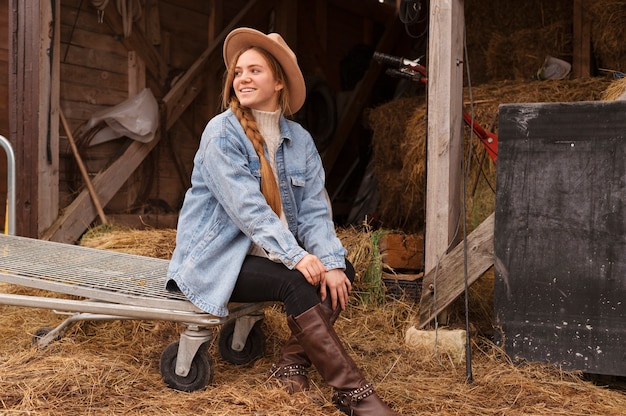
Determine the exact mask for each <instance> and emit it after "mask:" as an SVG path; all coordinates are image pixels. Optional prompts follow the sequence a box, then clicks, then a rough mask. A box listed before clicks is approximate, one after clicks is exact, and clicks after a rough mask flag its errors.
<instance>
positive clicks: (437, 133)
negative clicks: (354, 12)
mask: <svg viewBox="0 0 626 416" xmlns="http://www.w3.org/2000/svg"><path fill="white" fill-rule="evenodd" d="M464 25H465V24H464V20H463V1H462V0H445V1H434V0H431V6H430V28H429V36H428V39H429V46H428V50H429V59H428V62H429V69H428V73H429V76H428V146H427V163H426V166H428V171H427V174H426V176H427V182H426V233H425V234H426V240H425V241H426V245H425V268H424V271H425V272H426V273H427V274H428V273H429V272H430V271H431V270H433V269H434V268H436V267H437V265H438V264H439V262H440V259H441V258H442V256H443V255H444V254H445V253H446V251H448V248H449V247H450V246H451V245H453V244H454V241H453V239H454V238H455V235H460V233H457V226H458V220H459V217H460V204H459V196H460V195H461V184H460V178H461V171H460V169H461V160H462V156H463V155H462V143H463V131H462V104H463V65H462V64H459V62H462V61H463V34H464Z"/></svg>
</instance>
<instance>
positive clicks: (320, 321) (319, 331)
mask: <svg viewBox="0 0 626 416" xmlns="http://www.w3.org/2000/svg"><path fill="white" fill-rule="evenodd" d="M224 61H225V63H226V67H227V74H226V79H225V83H224V89H223V105H224V108H225V109H226V110H225V111H224V112H223V113H221V114H219V115H217V116H216V117H214V118H213V119H212V120H211V121H209V123H208V124H207V126H206V128H205V130H204V132H203V134H202V139H201V142H200V147H199V150H198V152H197V154H196V157H195V159H194V169H193V173H192V178H191V188H190V189H189V190H188V191H187V194H186V195H185V201H184V203H183V207H182V209H181V212H180V216H179V221H178V232H177V241H176V249H175V251H174V253H173V256H172V260H171V262H170V268H169V270H168V287H170V288H172V289H179V290H181V291H182V292H183V293H184V294H185V295H186V296H187V297H188V298H189V300H190V301H191V302H193V303H194V304H196V305H197V306H198V307H199V308H201V309H203V310H204V311H206V312H208V313H212V314H215V315H217V316H226V315H227V314H228V309H227V304H228V302H231V301H232V302H264V301H280V302H283V303H284V305H285V312H286V314H287V317H288V318H287V319H288V324H289V328H290V329H291V331H292V335H291V337H290V338H289V339H288V340H287V342H286V343H285V345H284V347H283V349H282V351H281V357H280V359H279V361H278V362H277V363H276V364H275V365H274V366H273V368H272V375H273V377H275V378H276V379H277V380H279V382H280V383H281V384H282V385H283V386H285V387H286V388H287V389H288V390H289V391H290V392H297V391H302V390H306V389H308V378H307V368H308V367H309V366H310V365H311V363H312V364H313V365H315V367H316V368H317V369H318V371H319V373H320V374H321V375H322V377H323V378H324V379H325V380H326V382H327V383H328V384H329V385H331V386H332V387H334V389H335V393H334V395H333V400H334V402H335V404H336V405H337V406H338V407H339V408H340V409H341V410H342V411H344V412H346V413H348V414H353V415H377V416H378V415H395V414H397V413H395V412H393V411H392V410H391V409H389V407H387V405H386V404H385V403H383V401H382V400H380V398H379V397H378V396H377V395H376V393H375V392H374V390H373V388H372V385H371V383H368V382H367V381H366V380H365V378H364V377H363V375H362V374H361V372H360V371H359V369H358V368H357V367H356V365H355V363H354V361H353V360H352V359H351V358H350V357H349V356H348V355H347V353H346V351H345V350H344V348H343V347H342V344H341V342H340V340H339V338H338V337H337V335H336V333H335V331H334V329H333V327H332V324H333V323H334V322H335V320H336V319H337V315H338V314H339V312H340V311H341V310H343V309H345V307H346V304H347V302H348V295H349V294H350V290H351V287H352V281H353V280H354V269H353V268H352V266H351V265H350V264H349V262H347V261H346V259H345V255H346V250H345V249H344V247H343V246H342V244H341V242H340V241H339V239H338V238H337V236H336V234H335V228H334V224H333V222H332V215H331V210H330V206H329V201H328V198H327V194H326V191H325V188H324V171H323V167H322V163H321V159H320V156H319V154H318V152H317V150H316V148H315V144H314V142H313V139H312V138H311V136H310V134H309V133H308V132H307V131H306V130H304V129H303V128H302V127H301V126H300V125H299V124H297V123H295V122H293V121H290V120H287V119H286V118H285V116H290V115H292V114H293V113H295V112H296V111H298V110H299V109H300V108H301V107H302V105H303V103H304V100H305V95H306V88H305V85H304V78H303V76H302V72H301V71H300V68H299V67H298V63H297V60H296V57H295V54H294V53H293V51H292V50H291V49H290V48H289V47H288V46H287V44H286V43H285V42H284V40H283V39H282V37H281V36H280V35H278V34H276V33H271V34H269V35H265V34H263V33H262V32H259V31H257V30H254V29H249V28H239V29H235V30H233V31H232V32H231V33H230V34H229V35H228V36H227V37H226V40H225V41H224Z"/></svg>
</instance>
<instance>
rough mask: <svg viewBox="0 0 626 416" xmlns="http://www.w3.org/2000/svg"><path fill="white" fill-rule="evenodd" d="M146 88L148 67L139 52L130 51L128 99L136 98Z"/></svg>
mask: <svg viewBox="0 0 626 416" xmlns="http://www.w3.org/2000/svg"><path fill="white" fill-rule="evenodd" d="M144 88H146V65H145V63H144V62H143V60H142V59H141V58H140V57H139V55H138V54H137V52H135V51H130V52H128V97H134V96H135V95H137V94H139V93H140V92H141V91H143V90H144ZM120 102H121V101H120Z"/></svg>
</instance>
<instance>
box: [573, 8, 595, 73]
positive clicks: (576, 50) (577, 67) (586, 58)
mask: <svg viewBox="0 0 626 416" xmlns="http://www.w3.org/2000/svg"><path fill="white" fill-rule="evenodd" d="M573 26H574V36H573V38H574V39H573V42H572V43H573V58H574V59H573V65H572V73H573V75H574V76H575V77H577V78H589V77H590V76H591V20H590V19H589V13H587V11H586V7H585V1H584V0H574V21H573Z"/></svg>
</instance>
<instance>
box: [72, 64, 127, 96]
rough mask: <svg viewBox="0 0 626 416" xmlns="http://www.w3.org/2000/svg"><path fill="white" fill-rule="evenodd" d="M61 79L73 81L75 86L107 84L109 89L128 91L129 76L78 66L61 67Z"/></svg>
mask: <svg viewBox="0 0 626 416" xmlns="http://www.w3.org/2000/svg"><path fill="white" fill-rule="evenodd" d="M61 77H62V78H63V79H64V80H65V79H67V80H71V81H72V82H73V83H75V84H80V85H85V86H88V87H91V86H94V85H99V84H103V83H104V84H106V86H107V88H110V89H115V90H118V91H127V90H128V84H127V83H128V75H127V74H117V73H115V72H109V71H102V70H96V69H93V68H85V67H82V66H77V65H69V64H63V65H62V66H61Z"/></svg>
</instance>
